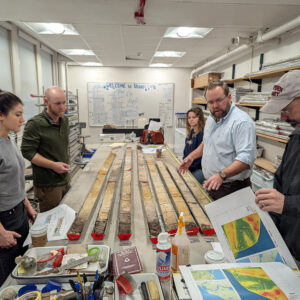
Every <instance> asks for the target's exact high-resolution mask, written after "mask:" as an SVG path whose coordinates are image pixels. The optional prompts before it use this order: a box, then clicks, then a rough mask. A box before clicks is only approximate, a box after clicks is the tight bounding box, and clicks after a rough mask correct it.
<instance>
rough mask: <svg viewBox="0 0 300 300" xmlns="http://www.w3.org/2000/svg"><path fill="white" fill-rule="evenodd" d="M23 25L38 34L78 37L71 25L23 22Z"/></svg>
mask: <svg viewBox="0 0 300 300" xmlns="http://www.w3.org/2000/svg"><path fill="white" fill-rule="evenodd" d="M24 24H25V25H26V26H28V27H29V28H30V29H31V30H33V31H34V32H36V33H38V34H63V35H79V33H78V32H77V31H76V29H75V28H74V27H73V25H71V24H61V23H34V22H24Z"/></svg>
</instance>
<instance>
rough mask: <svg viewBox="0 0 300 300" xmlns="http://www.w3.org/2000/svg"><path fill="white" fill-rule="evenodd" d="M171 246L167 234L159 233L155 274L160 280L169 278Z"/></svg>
mask: <svg viewBox="0 0 300 300" xmlns="http://www.w3.org/2000/svg"><path fill="white" fill-rule="evenodd" d="M170 263H171V244H170V242H169V234H168V233H167V232H161V233H160V234H159V235H158V243H157V245H156V273H157V276H158V278H159V279H160V280H167V279H169V278H170V271H171V270H170Z"/></svg>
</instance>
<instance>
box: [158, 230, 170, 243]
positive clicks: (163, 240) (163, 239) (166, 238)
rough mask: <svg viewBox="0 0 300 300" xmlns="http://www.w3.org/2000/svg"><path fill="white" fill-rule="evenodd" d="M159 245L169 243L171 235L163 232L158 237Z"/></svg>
mask: <svg viewBox="0 0 300 300" xmlns="http://www.w3.org/2000/svg"><path fill="white" fill-rule="evenodd" d="M157 240H158V243H160V244H166V243H168V242H169V234H168V233H167V232H161V233H160V234H159V235H158V237H157Z"/></svg>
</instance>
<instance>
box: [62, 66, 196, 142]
mask: <svg viewBox="0 0 300 300" xmlns="http://www.w3.org/2000/svg"><path fill="white" fill-rule="evenodd" d="M190 74H191V69H183V68H178V69H175V68H172V69H171V68H168V69H163V68H105V67H79V66H68V74H67V78H68V89H69V90H70V91H72V92H74V93H75V92H76V90H77V89H78V96H79V118H80V122H86V123H87V128H86V129H83V132H84V133H85V134H88V135H90V136H91V137H90V138H88V139H87V143H98V142H99V138H98V137H99V134H100V133H101V132H102V127H100V126H99V127H90V126H89V122H88V100H87V83H88V82H106V81H108V82H116V81H117V82H138V83H151V82H155V83H174V113H176V112H185V111H187V109H188V108H189V99H190ZM174 124H175V117H174V122H173V127H172V128H170V127H167V128H165V141H166V142H167V143H168V144H169V145H170V146H171V147H173V144H174Z"/></svg>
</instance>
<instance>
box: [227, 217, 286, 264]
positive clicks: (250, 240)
mask: <svg viewBox="0 0 300 300" xmlns="http://www.w3.org/2000/svg"><path fill="white" fill-rule="evenodd" d="M222 228H223V231H224V233H225V236H226V238H227V241H228V243H229V245H230V248H231V250H232V253H233V255H234V258H235V259H236V261H237V262H267V261H276V262H283V261H282V259H281V257H280V255H279V253H278V251H277V249H276V246H275V245H274V243H273V241H272V239H271V237H270V235H269V233H268V231H267V230H266V228H265V226H264V224H263V222H261V219H260V217H259V215H258V213H254V214H251V215H248V216H246V217H243V218H240V219H237V220H235V221H232V222H229V223H226V224H224V225H222Z"/></svg>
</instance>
